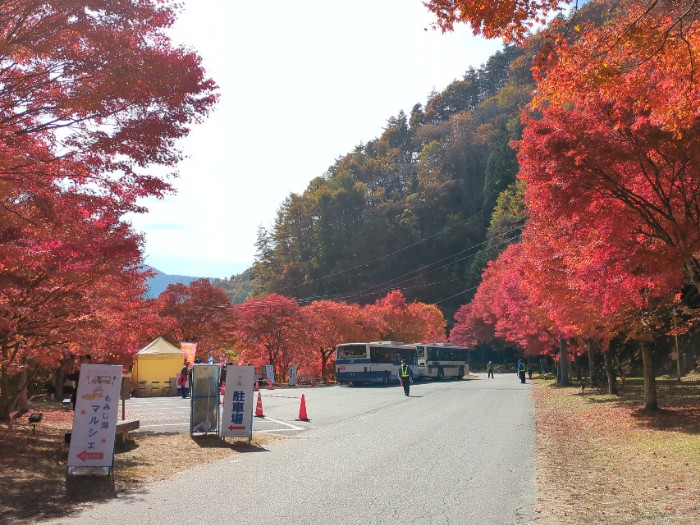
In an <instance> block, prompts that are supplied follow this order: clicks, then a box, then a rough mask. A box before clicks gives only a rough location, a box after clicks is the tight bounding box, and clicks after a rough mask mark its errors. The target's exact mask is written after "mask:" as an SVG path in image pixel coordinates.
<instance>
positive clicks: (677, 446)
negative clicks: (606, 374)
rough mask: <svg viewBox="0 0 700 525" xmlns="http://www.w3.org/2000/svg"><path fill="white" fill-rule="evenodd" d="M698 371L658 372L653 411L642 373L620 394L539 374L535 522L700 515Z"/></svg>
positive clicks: (684, 519)
mask: <svg viewBox="0 0 700 525" xmlns="http://www.w3.org/2000/svg"><path fill="white" fill-rule="evenodd" d="M699 379H700V377H695V378H694V379H689V380H684V381H683V382H680V383H679V382H677V381H672V380H664V379H659V380H658V384H657V387H658V390H659V397H660V399H662V400H663V405H664V407H666V408H665V409H664V410H661V411H659V412H656V413H649V412H644V411H642V410H641V409H640V406H639V403H638V399H639V396H640V393H639V390H640V389H641V388H642V382H641V380H636V381H631V382H630V381H628V382H627V384H626V385H625V391H624V393H623V395H622V396H620V397H618V396H611V395H600V394H597V393H594V392H590V391H585V390H584V393H583V394H581V393H580V392H581V391H580V388H579V387H560V386H557V385H556V384H555V383H554V382H553V381H551V380H550V381H547V382H545V381H542V380H537V381H536V382H535V383H536V385H535V389H534V396H535V417H536V429H537V448H538V451H537V455H538V457H537V488H538V509H537V514H538V516H539V517H538V519H537V523H538V524H540V525H559V524H562V523H568V524H579V523H596V524H600V525H605V524H611V525H612V524H614V525H624V524H630V525H631V524H635V525H642V524H662V523H663V524H675V525H689V524H693V523H698V522H700V477H698V474H697V473H698V472H700V439H698V434H699V433H700V381H699Z"/></svg>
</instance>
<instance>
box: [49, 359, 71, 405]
mask: <svg viewBox="0 0 700 525" xmlns="http://www.w3.org/2000/svg"><path fill="white" fill-rule="evenodd" d="M72 364H73V358H67V359H64V360H63V362H62V363H61V366H60V367H59V368H58V371H57V372H56V388H54V391H53V399H54V401H56V402H58V403H61V402H63V383H65V382H66V376H67V375H68V373H69V372H70V366H71V365H72Z"/></svg>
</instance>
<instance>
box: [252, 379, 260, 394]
mask: <svg viewBox="0 0 700 525" xmlns="http://www.w3.org/2000/svg"><path fill="white" fill-rule="evenodd" d="M259 390H260V387H259V386H258V380H257V379H256V380H255V388H254V389H253V391H254V392H257V391H259Z"/></svg>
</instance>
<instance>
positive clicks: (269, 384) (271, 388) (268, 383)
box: [267, 381, 275, 390]
mask: <svg viewBox="0 0 700 525" xmlns="http://www.w3.org/2000/svg"><path fill="white" fill-rule="evenodd" d="M267 389H268V390H274V389H275V388H274V387H273V386H272V381H268V382H267Z"/></svg>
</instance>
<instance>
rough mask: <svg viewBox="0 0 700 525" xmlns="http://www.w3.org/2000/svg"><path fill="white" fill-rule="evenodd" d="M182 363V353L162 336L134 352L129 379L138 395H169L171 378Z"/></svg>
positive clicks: (178, 371)
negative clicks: (132, 366)
mask: <svg viewBox="0 0 700 525" xmlns="http://www.w3.org/2000/svg"><path fill="white" fill-rule="evenodd" d="M183 365H184V353H183V351H182V350H180V349H179V348H178V347H177V346H175V345H172V344H170V343H168V342H167V341H166V340H165V339H163V338H162V337H159V338H158V339H156V340H155V341H153V342H151V343H150V344H148V345H146V346H145V347H143V348H142V349H141V350H139V352H138V353H137V354H136V356H135V359H134V368H133V369H132V371H131V381H132V385H133V389H134V390H135V391H136V395H138V396H139V397H148V396H162V395H170V394H171V393H172V392H171V387H170V385H171V379H172V378H176V377H177V375H178V374H179V373H180V370H182V367H183Z"/></svg>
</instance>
